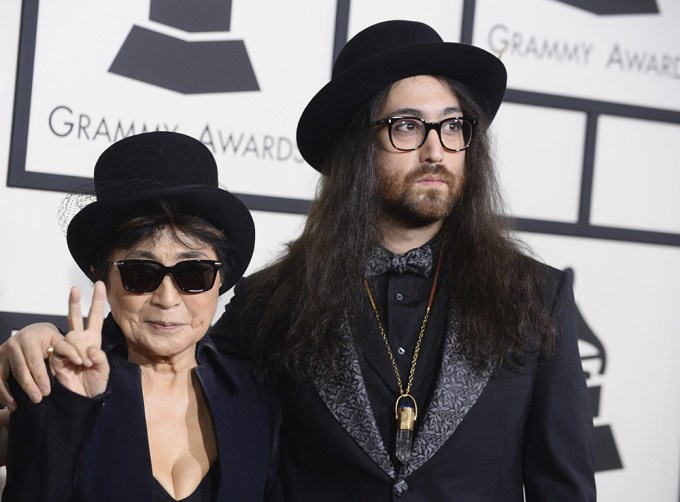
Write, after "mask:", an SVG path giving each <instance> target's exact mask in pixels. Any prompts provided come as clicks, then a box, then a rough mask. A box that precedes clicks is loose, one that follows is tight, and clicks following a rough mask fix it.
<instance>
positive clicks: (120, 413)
mask: <svg viewBox="0 0 680 502" xmlns="http://www.w3.org/2000/svg"><path fill="white" fill-rule="evenodd" d="M104 337H105V339H104V342H103V349H104V350H105V351H106V352H107V356H108V358H109V362H110V364H111V374H110V377H109V382H108V390H107V392H106V393H105V394H104V395H102V396H99V397H96V398H93V399H88V398H85V397H83V396H80V395H77V394H75V393H73V392H70V391H69V390H67V389H66V388H65V387H62V386H61V385H59V384H58V382H57V381H56V380H54V379H53V380H52V386H53V391H52V393H51V394H50V396H48V397H46V398H45V399H43V401H42V402H41V403H40V404H33V403H31V402H30V401H29V399H28V397H27V396H26V395H25V393H23V392H22V391H21V390H20V388H19V387H18V384H17V383H16V381H15V380H14V379H12V381H11V383H12V392H13V393H14V395H15V396H16V397H17V401H18V409H17V411H16V412H14V413H13V414H12V416H11V419H10V439H9V445H8V463H7V484H6V486H5V490H4V492H3V497H2V500H3V502H14V501H16V502H32V501H35V502H66V501H83V502H84V501H88V502H91V501H98V502H109V501H110V502H120V501H126V502H127V501H129V502H149V501H151V500H153V472H152V468H151V457H150V453H149V442H148V437H147V430H146V419H145V414H144V400H143V396H142V387H141V371H140V369H139V366H137V365H135V364H132V363H129V362H128V361H127V358H126V356H127V351H126V350H125V349H124V343H123V341H122V334H121V333H120V331H119V329H118V328H117V326H115V323H113V320H112V319H111V318H110V317H109V318H108V319H107V320H106V322H105V324H104ZM196 358H197V361H198V363H199V365H198V366H197V367H196V368H195V369H194V372H195V375H196V377H197V378H198V380H199V382H200V384H201V387H202V389H203V392H204V394H205V397H206V401H207V402H208V405H209V408H210V413H211V417H212V420H213V423H214V426H215V427H214V428H215V436H216V440H217V448H218V460H217V462H218V464H219V466H218V471H219V484H218V486H217V487H216V494H214V495H215V497H216V498H215V500H220V501H222V500H224V501H235V502H246V501H251V502H258V501H262V500H263V499H264V497H265V493H266V492H267V491H268V486H269V483H267V481H268V478H269V477H272V478H273V476H274V475H275V474H274V471H275V468H274V467H273V466H272V464H274V463H275V462H274V458H273V457H274V455H275V453H274V446H275V445H276V439H275V438H276V433H277V430H278V426H279V423H278V418H279V412H278V407H277V406H278V400H277V399H276V397H275V396H274V395H273V393H272V392H271V391H270V390H269V389H268V388H266V387H263V386H261V385H259V384H258V383H257V382H256V381H255V380H254V379H253V377H252V374H251V370H250V368H249V365H248V364H246V363H244V362H243V361H240V360H237V359H233V358H229V357H226V356H224V355H220V354H218V353H217V351H216V349H215V347H214V346H213V345H212V343H211V342H210V340H209V339H207V338H204V339H203V340H202V341H200V342H199V345H198V348H197V354H196Z"/></svg>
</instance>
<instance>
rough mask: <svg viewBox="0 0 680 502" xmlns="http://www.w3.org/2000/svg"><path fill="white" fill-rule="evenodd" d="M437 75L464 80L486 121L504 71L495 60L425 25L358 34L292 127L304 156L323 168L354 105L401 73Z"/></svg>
mask: <svg viewBox="0 0 680 502" xmlns="http://www.w3.org/2000/svg"><path fill="white" fill-rule="evenodd" d="M415 75H442V76H445V77H449V78H451V79H453V80H456V81H458V82H460V83H462V84H464V85H465V86H466V87H467V88H468V89H469V90H470V92H471V93H472V96H473V98H474V99H475V100H476V101H477V103H478V104H479V106H480V107H481V109H482V111H483V112H484V114H485V115H486V119H487V121H488V122H491V120H493V118H494V116H495V115H496V112H497V111H498V107H499V106H500V105H501V102H502V101H503V95H504V94H505V84H506V81H507V73H506V71H505V66H504V65H503V63H501V61H500V59H498V58H497V57H496V56H494V55H492V54H490V53H489V52H487V51H485V50H484V49H480V48H479V47H475V46H473V45H468V44H459V43H452V42H444V41H443V40H442V38H441V37H440V36H439V35H438V34H437V32H436V31H434V30H433V29H432V28H430V27H429V26H428V25H426V24H423V23H419V22H415V21H385V22H382V23H378V24H375V25H373V26H369V27H368V28H366V29H365V30H363V31H361V32H359V33H357V34H356V35H355V36H354V37H353V38H352V39H351V40H349V41H348V42H347V44H346V45H345V47H343V49H342V50H341V51H340V54H339V55H338V58H337V59H336V60H335V64H334V65H333V74H332V77H331V81H330V82H329V83H328V84H326V85H325V86H324V87H323V88H322V89H321V90H320V91H319V92H318V93H317V94H316V96H314V97H313V98H312V100H311V101H310V102H309V104H308V105H307V107H306V108H305V110H304V111H303V112H302V116H301V117H300V121H299V122H298V128H297V143H298V148H299V150H300V153H301V154H302V156H303V157H304V158H305V160H306V161H307V162H308V163H309V164H310V165H311V166H312V167H313V168H314V169H316V170H317V171H321V172H323V163H324V161H325V160H326V157H327V156H328V154H329V153H330V151H331V150H332V149H333V145H334V142H335V141H336V140H337V139H338V137H340V135H341V134H342V133H343V132H344V130H345V128H346V127H347V125H348V124H349V122H350V120H351V119H352V117H353V115H354V114H355V113H356V111H357V110H358V108H359V107H360V106H361V105H362V104H364V103H365V102H366V101H368V100H369V99H370V98H371V96H373V95H374V94H375V93H377V92H378V91H380V90H382V89H384V88H385V87H387V86H388V85H390V84H392V83H393V82H396V81H398V80H401V79H403V78H406V77H412V76H415Z"/></svg>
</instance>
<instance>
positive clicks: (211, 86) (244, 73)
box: [109, 0, 260, 94]
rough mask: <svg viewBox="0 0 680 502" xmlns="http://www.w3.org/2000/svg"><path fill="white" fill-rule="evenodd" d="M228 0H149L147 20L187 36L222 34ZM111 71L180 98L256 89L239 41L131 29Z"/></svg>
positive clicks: (228, 21) (227, 22) (227, 16)
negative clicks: (165, 90)
mask: <svg viewBox="0 0 680 502" xmlns="http://www.w3.org/2000/svg"><path fill="white" fill-rule="evenodd" d="M231 3H232V2H231V0H202V1H201V2H196V1H194V0H151V9H150V16H149V17H150V20H151V21H154V22H156V23H160V24H162V25H165V26H168V27H171V28H176V29H179V30H182V31H184V32H186V33H190V34H200V33H210V34H211V35H213V36H212V38H214V33H216V32H217V33H224V34H227V33H228V32H229V29H230V25H231ZM109 71H110V72H111V73H115V74H117V75H122V76H124V77H129V78H132V79H135V80H139V81H141V82H146V83H148V84H152V85H155V86H158V87H163V88H165V89H170V90H173V91H177V92H181V93H182V94H203V93H211V92H240V91H258V90H259V89H260V87H259V85H258V83H257V78H256V77H255V72H254V71H253V67H252V64H251V63H250V58H249V57H248V52H247V51H246V46H245V43H244V42H243V40H205V41H204V40H198V41H196V40H191V41H189V40H183V39H181V38H176V37H173V36H170V35H168V34H165V33H160V32H158V31H154V30H151V29H148V28H144V27H141V26H138V25H134V26H133V27H132V29H131V30H130V33H129V34H128V36H127V38H126V39H125V42H124V43H123V45H122V47H121V48H120V51H119V52H118V54H117V56H116V58H115V59H114V61H113V63H112V64H111V67H110V68H109Z"/></svg>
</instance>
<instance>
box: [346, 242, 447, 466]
mask: <svg viewBox="0 0 680 502" xmlns="http://www.w3.org/2000/svg"><path fill="white" fill-rule="evenodd" d="M425 245H426V246H427V245H429V246H431V248H432V251H433V267H432V272H431V274H430V276H429V277H422V276H420V275H417V274H414V273H411V272H403V273H396V272H386V273H383V274H381V275H378V276H375V277H372V278H369V279H368V284H369V287H370V288H371V294H372V295H373V298H374V299H375V302H376V307H377V309H378V312H379V314H380V317H381V320H382V322H383V325H384V328H385V331H386V334H387V338H388V341H389V343H390V347H391V349H392V354H393V356H394V359H395V362H396V364H397V367H398V369H399V374H400V376H401V381H402V385H403V388H404V389H406V387H407V385H408V377H409V371H410V368H411V362H412V360H413V353H414V350H415V346H416V342H417V340H418V335H419V333H420V328H421V325H422V323H423V318H424V316H425V311H426V308H427V302H428V300H429V296H430V291H431V288H432V283H433V280H434V276H435V273H434V269H435V268H436V262H437V257H438V254H439V249H440V240H439V239H438V238H435V239H433V240H432V241H430V242H429V243H427V244H425ZM443 278H444V274H443V270H442V271H441V272H440V274H439V280H438V285H437V290H436V293H435V297H434V301H433V304H432V307H431V311H430V318H429V320H428V323H427V326H426V329H425V334H424V336H423V340H422V342H421V348H420V352H419V356H418V359H417V361H416V370H415V374H414V379H413V384H412V387H411V392H410V393H411V395H412V396H413V397H414V398H415V400H416V403H417V406H418V418H417V420H416V423H415V431H414V432H415V433H416V434H417V431H418V427H419V424H420V423H422V419H423V417H424V416H425V410H426V409H427V406H428V404H429V401H430V396H431V394H432V390H433V386H434V382H435V380H436V377H437V374H438V372H439V362H440V354H441V342H442V340H443V338H444V334H445V332H446V321H447V319H448V315H447V314H448V308H447V305H448V301H447V299H448V291H447V290H448V287H447V286H446V285H445V281H444V280H443ZM365 306H366V307H365V308H364V309H363V310H362V312H361V313H360V317H359V326H360V327H359V329H360V333H359V336H358V337H357V339H359V340H361V346H360V347H359V351H360V361H361V366H362V372H363V375H364V380H365V383H366V389H367V391H368V397H369V399H370V401H371V407H372V408H373V414H374V416H375V418H376V421H377V423H378V428H379V429H380V432H381V434H382V437H383V441H384V443H385V446H386V447H387V450H388V451H389V453H390V456H391V457H392V462H393V463H394V465H395V466H399V465H400V463H399V461H398V460H397V459H396V457H395V454H394V450H395V438H396V432H397V421H396V418H395V409H394V406H395V402H396V399H397V397H398V396H399V394H400V392H399V386H398V384H397V378H396V376H395V373H394V369H393V367H392V363H391V362H390V359H389V355H388V353H387V349H386V348H385V342H384V341H383V337H382V335H381V334H380V330H379V328H378V324H377V321H376V318H375V315H374V313H373V310H372V308H371V305H370V301H369V299H368V295H366V302H365Z"/></svg>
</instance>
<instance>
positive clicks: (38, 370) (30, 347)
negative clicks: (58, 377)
mask: <svg viewBox="0 0 680 502" xmlns="http://www.w3.org/2000/svg"><path fill="white" fill-rule="evenodd" d="M61 339H62V336H61V334H60V333H59V331H57V329H56V328H55V327H54V326H52V325H51V324H48V323H38V324H31V325H29V326H27V327H25V328H24V329H22V330H20V331H19V332H18V333H17V334H15V335H14V336H12V337H11V338H9V339H8V340H7V341H6V342H5V343H3V344H2V346H0V401H2V402H3V403H4V404H5V405H6V406H7V408H8V409H9V410H10V411H13V410H14V409H15V408H16V404H15V401H14V397H13V396H12V394H11V392H10V390H9V385H8V378H9V374H10V371H11V372H12V373H13V375H14V378H15V379H16V381H17V382H18V383H19V386H20V387H21V388H22V389H23V390H24V392H26V394H27V395H28V396H29V398H30V399H31V401H33V402H34V403H39V402H40V401H41V400H42V396H46V395H48V394H49V393H50V379H49V376H48V374H47V369H46V367H45V362H44V360H45V357H46V356H47V354H46V349H47V347H48V346H50V345H53V344H54V343H57V342H59V341H60V340H61Z"/></svg>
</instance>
